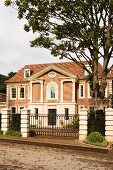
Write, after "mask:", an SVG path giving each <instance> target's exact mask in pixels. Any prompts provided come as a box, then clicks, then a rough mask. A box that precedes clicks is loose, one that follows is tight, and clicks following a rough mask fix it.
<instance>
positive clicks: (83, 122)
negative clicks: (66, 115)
mask: <svg viewBox="0 0 113 170" xmlns="http://www.w3.org/2000/svg"><path fill="white" fill-rule="evenodd" d="M87 117H88V110H87V109H85V108H83V109H80V110H79V140H84V139H85V138H86V136H87Z"/></svg>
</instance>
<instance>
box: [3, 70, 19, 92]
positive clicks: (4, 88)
mask: <svg viewBox="0 0 113 170" xmlns="http://www.w3.org/2000/svg"><path fill="white" fill-rule="evenodd" d="M15 74H16V72H10V73H8V76H5V75H1V74H0V92H2V93H6V83H5V81H6V80H8V79H9V78H11V77H13V76H14V75H15Z"/></svg>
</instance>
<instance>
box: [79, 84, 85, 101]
mask: <svg viewBox="0 0 113 170" xmlns="http://www.w3.org/2000/svg"><path fill="white" fill-rule="evenodd" d="M79 97H80V98H84V84H80V85H79Z"/></svg>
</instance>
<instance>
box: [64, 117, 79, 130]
mask: <svg viewBox="0 0 113 170" xmlns="http://www.w3.org/2000/svg"><path fill="white" fill-rule="evenodd" d="M65 128H67V129H78V128H79V116H78V115H75V116H74V118H73V120H72V122H71V123H70V124H67V125H66V127H65Z"/></svg>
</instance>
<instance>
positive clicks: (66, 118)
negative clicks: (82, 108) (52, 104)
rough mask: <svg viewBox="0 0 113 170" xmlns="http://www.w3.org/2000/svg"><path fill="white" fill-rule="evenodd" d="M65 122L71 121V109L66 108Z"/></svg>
mask: <svg viewBox="0 0 113 170" xmlns="http://www.w3.org/2000/svg"><path fill="white" fill-rule="evenodd" d="M65 120H69V108H65Z"/></svg>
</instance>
